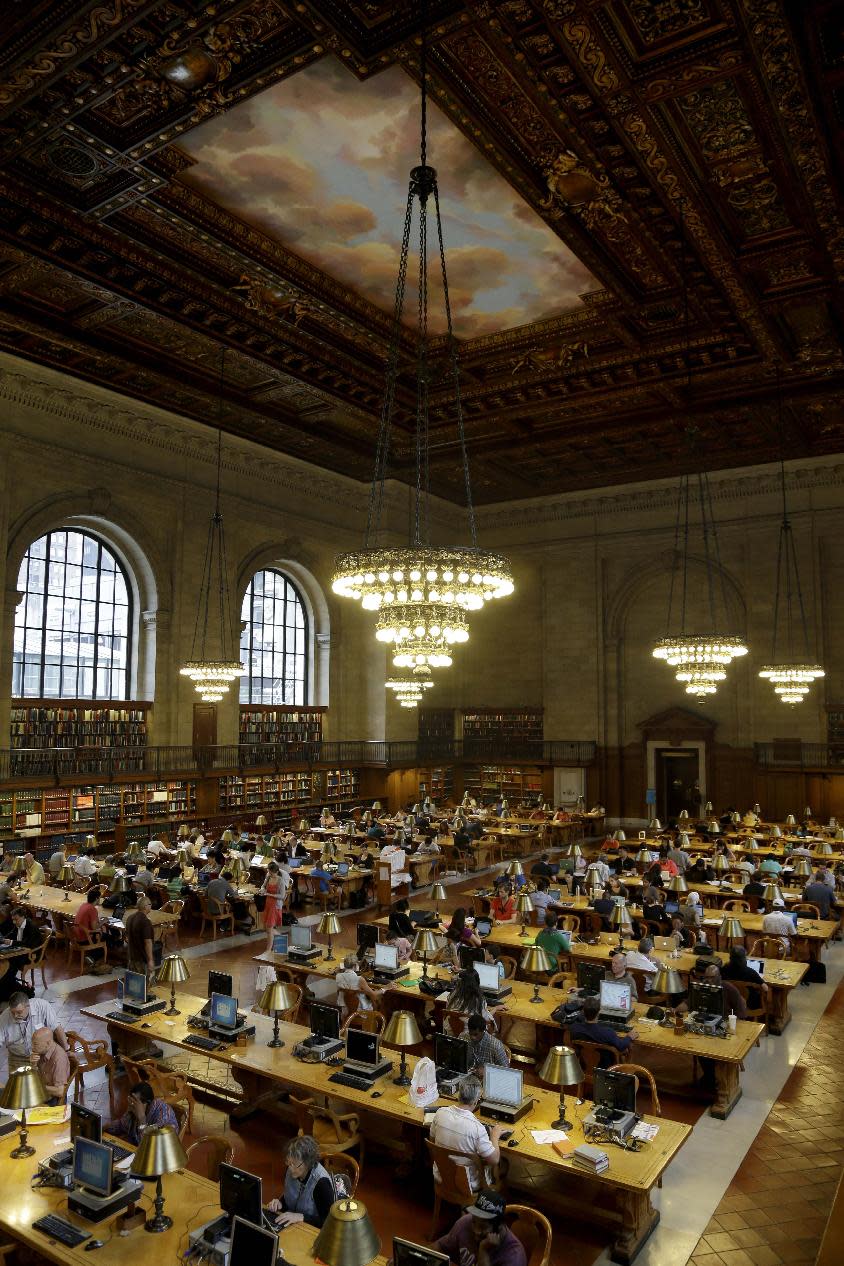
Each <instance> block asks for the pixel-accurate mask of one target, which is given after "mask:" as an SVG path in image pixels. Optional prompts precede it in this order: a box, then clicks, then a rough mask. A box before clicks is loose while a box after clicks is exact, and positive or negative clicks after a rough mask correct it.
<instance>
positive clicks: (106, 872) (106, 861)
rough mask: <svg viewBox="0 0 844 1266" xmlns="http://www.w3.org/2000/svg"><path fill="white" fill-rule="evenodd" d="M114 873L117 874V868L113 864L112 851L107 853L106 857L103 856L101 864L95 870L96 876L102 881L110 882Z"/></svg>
mask: <svg viewBox="0 0 844 1266" xmlns="http://www.w3.org/2000/svg"><path fill="white" fill-rule="evenodd" d="M116 874H117V869H116V867H115V865H114V855H113V854H112V853H109V854H108V855H107V856H106V857H104V858H103V864H102V865H101V866H100V869H99V871H98V872H97V878H98V879H101V880H102V882H103V883H111V881H112V879H114V876H115V875H116Z"/></svg>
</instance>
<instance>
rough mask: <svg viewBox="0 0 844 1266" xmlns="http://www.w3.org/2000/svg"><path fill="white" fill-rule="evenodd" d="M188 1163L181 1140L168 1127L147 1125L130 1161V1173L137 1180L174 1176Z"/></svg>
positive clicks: (170, 1127) (171, 1128)
mask: <svg viewBox="0 0 844 1266" xmlns="http://www.w3.org/2000/svg"><path fill="white" fill-rule="evenodd" d="M187 1163H188V1158H187V1156H185V1149H184V1148H183V1147H182V1144H181V1140H180V1138H179V1136H178V1134H177V1133H176V1131H175V1130H174V1129H173V1127H172V1126H170V1125H149V1126H147V1128H146V1129H145V1130H144V1132H143V1134H142V1136H141V1142H140V1144H139V1146H138V1150H137V1152H135V1156H134V1159H133V1161H132V1173H133V1174H137V1175H138V1177H139V1178H160V1177H161V1175H162V1174H175V1173H176V1171H177V1170H179V1169H184V1167H185V1166H186V1165H187Z"/></svg>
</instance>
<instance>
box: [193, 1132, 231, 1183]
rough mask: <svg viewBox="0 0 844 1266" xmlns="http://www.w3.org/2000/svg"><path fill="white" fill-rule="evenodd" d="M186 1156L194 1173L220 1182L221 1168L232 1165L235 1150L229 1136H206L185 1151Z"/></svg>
mask: <svg viewBox="0 0 844 1266" xmlns="http://www.w3.org/2000/svg"><path fill="white" fill-rule="evenodd" d="M185 1155H186V1156H187V1158H188V1164H187V1167H188V1169H189V1170H191V1172H192V1173H194V1174H201V1175H202V1177H203V1178H209V1179H210V1180H211V1182H219V1180H220V1166H221V1165H230V1164H231V1163H232V1160H233V1159H234V1148H233V1147H232V1142H231V1139H230V1137H229V1136H228V1135H227V1134H204V1135H203V1136H202V1137H201V1138H198V1139H197V1140H196V1142H195V1143H191V1145H190V1147H188V1148H186V1149H185Z"/></svg>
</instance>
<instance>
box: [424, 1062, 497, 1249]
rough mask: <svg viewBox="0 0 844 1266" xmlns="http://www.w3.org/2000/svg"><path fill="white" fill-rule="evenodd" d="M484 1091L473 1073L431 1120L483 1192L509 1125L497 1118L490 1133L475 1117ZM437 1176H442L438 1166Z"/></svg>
mask: <svg viewBox="0 0 844 1266" xmlns="http://www.w3.org/2000/svg"><path fill="white" fill-rule="evenodd" d="M482 1090H483V1088H482V1086H481V1083H480V1081H479V1080H478V1078H477V1077H473V1076H472V1075H471V1073H469V1074H467V1075H466V1076H465V1077H461V1078H460V1081H459V1082H458V1083H457V1103H453V1104H446V1105H445V1106H444V1107H442V1108H437V1110H436V1112H435V1113H434V1117H433V1120H432V1121H431V1142H432V1143H436V1144H437V1146H438V1147H444V1148H447V1149H448V1151H449V1154H450V1155H451V1159H452V1160H453V1161H454V1163H455V1164H456V1165H462V1166H463V1167H464V1168H465V1170H466V1177H467V1178H468V1180H469V1188H470V1190H471V1191H479V1190H480V1188H481V1187H482V1186H483V1184H484V1183H486V1182H490V1181H491V1179H492V1171H491V1169H490V1166H492V1165H497V1164H498V1162H499V1160H500V1158H501V1153H500V1151H499V1147H498V1141H499V1139H500V1138H501V1133H502V1131H503V1130H504V1129H505V1128H506V1127H505V1126H504V1124H503V1123H501V1122H499V1121H496V1122H495V1123H494V1124H493V1125H492V1126H491V1127H490V1130H489V1133H488V1134H487V1131H486V1127H485V1126H484V1125H482V1124H481V1122H480V1121H479V1120H478V1118H477V1117H476V1116H475V1109H476V1108H477V1106H478V1104H479V1103H480V1101H481V1095H482ZM452 1150H453V1153H454V1154H452ZM434 1176H435V1178H438V1177H439V1175H438V1173H437V1170H436V1166H434ZM438 1244H439V1241H438ZM453 1260H454V1261H455V1262H456V1263H458V1266H461V1263H462V1260H463V1259H462V1257H460V1256H456V1257H455V1258H454V1259H453Z"/></svg>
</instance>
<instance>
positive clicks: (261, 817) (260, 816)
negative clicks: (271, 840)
mask: <svg viewBox="0 0 844 1266" xmlns="http://www.w3.org/2000/svg"><path fill="white" fill-rule="evenodd" d="M255 825H256V826H266V825H267V819H266V818H265V817H264V815H263V813H259V814H258V816H257V818H256V819H255Z"/></svg>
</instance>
